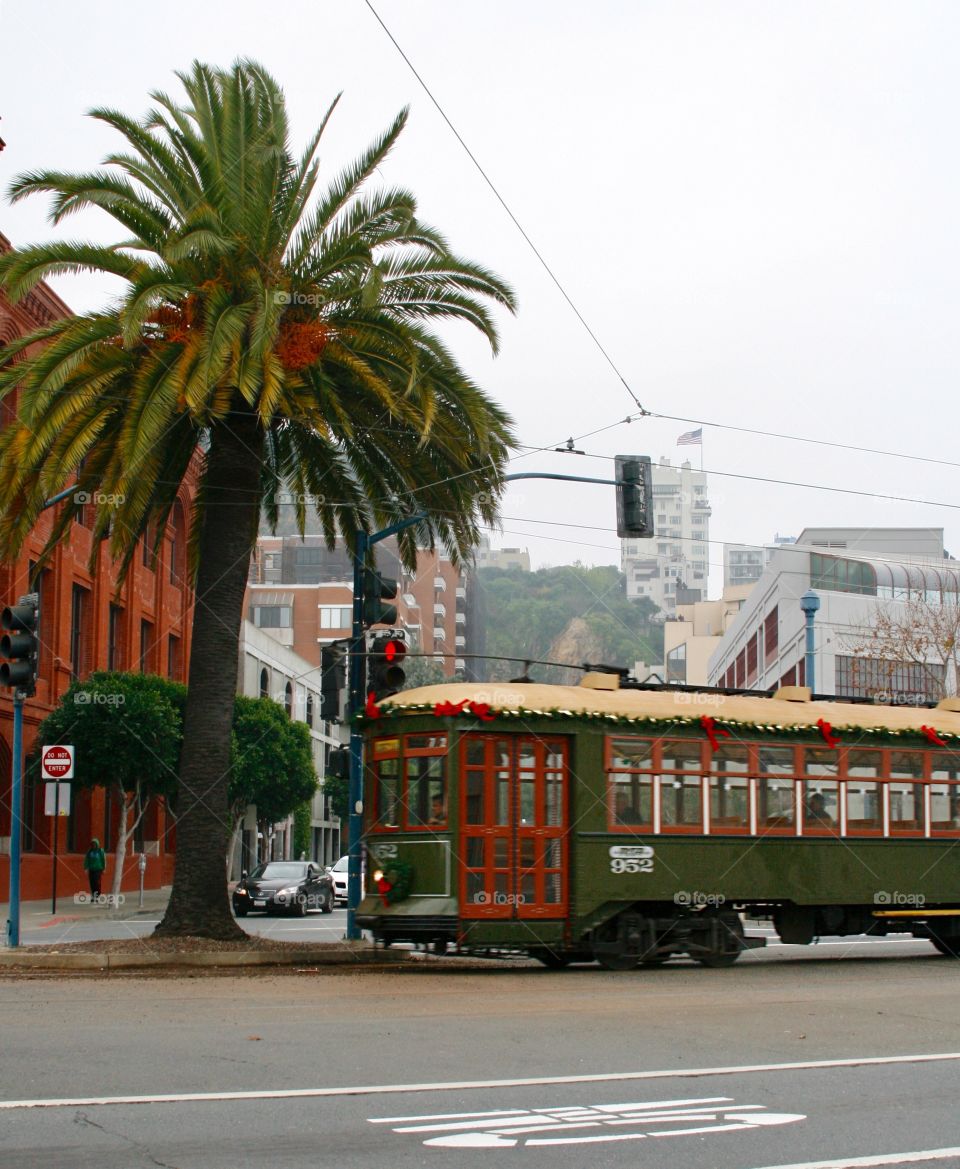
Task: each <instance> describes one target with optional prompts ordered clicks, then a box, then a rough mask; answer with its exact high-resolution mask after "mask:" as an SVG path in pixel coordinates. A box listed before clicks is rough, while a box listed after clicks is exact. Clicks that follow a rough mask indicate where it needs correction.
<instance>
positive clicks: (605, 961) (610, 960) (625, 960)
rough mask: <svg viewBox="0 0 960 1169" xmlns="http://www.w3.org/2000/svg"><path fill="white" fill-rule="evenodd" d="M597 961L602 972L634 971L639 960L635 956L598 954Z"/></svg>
mask: <svg viewBox="0 0 960 1169" xmlns="http://www.w3.org/2000/svg"><path fill="white" fill-rule="evenodd" d="M597 961H598V962H599V963H600V965H601V966H602V967H603V968H604V970H636V968H637V964H638V962H639V961H640V959H639V958H638V957H637V955H636V954H598V955H597Z"/></svg>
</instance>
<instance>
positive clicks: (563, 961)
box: [530, 950, 570, 970]
mask: <svg viewBox="0 0 960 1169" xmlns="http://www.w3.org/2000/svg"><path fill="white" fill-rule="evenodd" d="M530 956H531V957H532V958H536V960H537V961H538V962H542V963H543V965H544V966H546V968H547V969H548V970H563V969H564V967H566V966H569V965H570V958H569V957H568V956H567V955H566V954H564V953H562V952H561V951H559V950H532V951H531V954H530Z"/></svg>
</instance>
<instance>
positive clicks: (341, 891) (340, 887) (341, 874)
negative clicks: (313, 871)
mask: <svg viewBox="0 0 960 1169" xmlns="http://www.w3.org/2000/svg"><path fill="white" fill-rule="evenodd" d="M349 864H350V858H349V856H342V857H341V858H340V859H339V860H338V861H337V863H336V864H335V865H334V866H333V868H330V869H327V872H328V873H329V874H330V876H331V877H332V878H333V895H334V896H335V897H336V899H337V900H338V901H342V902H344V904H346V900H347V867H348V865H349ZM365 876H366V874H365V873H364V872H363V871H362V870H361V872H360V896H361V898H362V897H363V885H364V878H365Z"/></svg>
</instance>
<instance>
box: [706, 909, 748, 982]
mask: <svg viewBox="0 0 960 1169" xmlns="http://www.w3.org/2000/svg"><path fill="white" fill-rule="evenodd" d="M717 916H718V919H719V922H720V926H721V930H722V936H721V947H722V948H721V949H719V950H712V951H710V952H709V953H706V954H695V955H694V957H695V958H696V960H697V961H698V962H699V963H700V965H701V966H709V967H711V968H713V969H721V968H722V967H724V966H732V965H733V964H734V962H736V960H737V959H738V958H739V957H740V955H741V954H742V953H743V947H742V946H741V945H740V940H741V939H742V938H743V922H742V921H741V920H740V915H739V913H720V914H718V915H717Z"/></svg>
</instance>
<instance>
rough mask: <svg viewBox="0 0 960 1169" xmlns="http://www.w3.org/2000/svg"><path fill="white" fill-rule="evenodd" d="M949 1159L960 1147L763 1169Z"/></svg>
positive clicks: (863, 1168)
mask: <svg viewBox="0 0 960 1169" xmlns="http://www.w3.org/2000/svg"><path fill="white" fill-rule="evenodd" d="M948 1157H960V1146H956V1147H955V1148H952V1149H920V1150H918V1151H916V1152H912V1153H877V1154H876V1155H874V1156H872V1157H837V1158H836V1159H834V1160H831V1161H797V1162H795V1163H794V1164H793V1165H765V1166H763V1167H762V1169H869V1167H870V1166H872V1165H914V1164H916V1163H917V1162H918V1161H945V1160H946V1159H947V1158H948Z"/></svg>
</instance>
